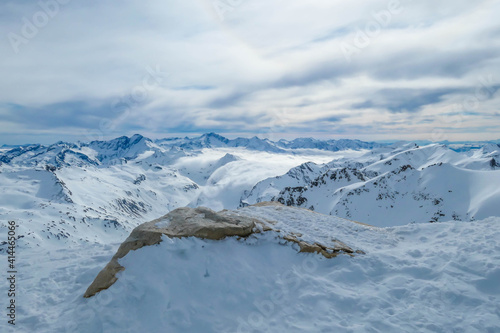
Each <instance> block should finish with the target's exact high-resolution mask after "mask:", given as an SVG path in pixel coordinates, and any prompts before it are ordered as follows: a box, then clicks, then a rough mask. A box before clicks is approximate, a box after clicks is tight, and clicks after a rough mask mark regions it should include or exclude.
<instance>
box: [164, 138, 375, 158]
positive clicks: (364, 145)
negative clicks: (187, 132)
mask: <svg viewBox="0 0 500 333" xmlns="http://www.w3.org/2000/svg"><path fill="white" fill-rule="evenodd" d="M155 143H157V144H158V145H160V146H178V147H181V148H183V149H188V150H192V149H203V148H223V147H227V148H231V147H244V148H247V149H251V150H258V151H268V152H273V153H284V152H286V151H288V150H291V149H320V150H328V151H339V150H347V149H353V150H360V149H373V148H375V147H382V146H384V145H383V144H378V143H375V142H363V141H359V140H317V139H312V138H300V139H295V140H293V141H286V140H280V141H278V142H273V141H271V140H268V139H260V138H258V137H256V136H254V137H253V138H249V139H248V138H236V139H227V138H225V137H223V136H221V135H219V134H216V133H207V134H203V135H202V136H199V137H195V138H188V137H185V138H171V139H160V140H156V141H155Z"/></svg>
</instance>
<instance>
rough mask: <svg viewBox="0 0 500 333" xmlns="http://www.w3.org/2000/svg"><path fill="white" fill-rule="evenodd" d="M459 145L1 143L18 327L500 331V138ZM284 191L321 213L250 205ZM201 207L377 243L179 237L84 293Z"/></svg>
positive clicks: (205, 140) (0, 208)
mask: <svg viewBox="0 0 500 333" xmlns="http://www.w3.org/2000/svg"><path fill="white" fill-rule="evenodd" d="M464 145H465V144H464ZM450 146H451V145H448V146H445V145H437V144H430V145H425V146H418V145H416V144H414V143H408V142H405V143H403V142H401V143H396V144H393V145H383V146H381V145H377V144H373V143H363V142H358V141H354V140H335V141H334V140H326V141H321V140H314V139H297V140H293V141H281V142H272V141H269V140H264V139H259V138H251V139H242V138H239V139H234V140H229V139H226V138H224V137H221V136H219V135H216V134H214V133H209V134H205V135H203V136H201V137H198V138H193V139H190V138H175V139H172V140H169V139H164V140H158V141H156V142H153V141H151V140H149V139H147V138H144V137H142V136H140V135H135V136H133V137H130V138H127V137H121V138H117V139H114V140H110V141H95V142H91V143H63V142H59V143H57V144H54V145H51V146H48V147H46V146H41V145H36V144H35V145H26V146H22V147H15V148H13V149H9V150H2V151H1V152H0V202H1V204H0V220H1V221H2V222H0V234H1V235H6V230H7V229H6V226H7V224H6V221H8V220H15V221H16V222H18V224H19V227H18V230H17V231H18V234H19V235H20V236H22V238H20V239H18V249H17V257H18V264H19V265H18V271H19V275H18V287H19V293H18V299H17V301H18V304H19V307H18V325H16V330H15V331H16V332H101V331H104V332H127V331H139V330H141V331H148V332H165V331H168V332H222V333H224V332H228V333H229V332H231V333H233V332H358V331H366V332H416V331H418V332H443V331H444V332H500V302H499V298H500V290H499V285H500V284H499V283H498V281H500V270H499V267H500V245H499V242H500V241H499V240H500V237H499V236H500V235H499V232H500V217H499V216H500V206H499V205H498V203H499V202H500V186H499V184H500V170H499V167H500V165H498V163H497V162H498V161H500V148H499V147H498V145H497V144H493V143H483V144H481V145H479V144H475V145H473V147H472V146H470V147H469V146H466V145H465V146H463V147H462V148H460V149H455V150H452V149H450ZM471 147H472V148H471ZM338 149H341V150H338ZM493 162H495V163H493ZM273 198H274V199H279V198H281V199H283V201H287V200H291V199H293V205H295V206H300V207H304V208H309V207H311V206H314V207H312V208H314V210H315V212H311V211H308V210H304V209H301V208H295V207H281V208H276V207H243V206H247V205H248V204H252V203H255V202H260V201H264V200H271V199H273ZM303 199H306V200H303ZM186 205H189V206H198V205H204V206H208V207H210V208H212V209H214V210H220V209H236V208H237V207H242V208H241V209H240V210H239V212H240V213H241V214H247V215H252V216H255V217H259V218H264V219H267V220H273V221H276V225H275V226H276V227H277V228H279V229H280V230H282V233H283V234H285V233H292V232H293V233H295V234H301V235H302V236H300V237H299V238H301V239H304V240H307V241H309V242H321V243H324V244H325V245H333V239H336V240H339V241H342V242H344V243H346V244H347V245H348V246H350V247H352V248H354V249H359V250H362V251H364V252H366V254H364V255H356V256H355V257H350V256H348V255H341V256H339V257H337V258H334V259H330V260H326V259H324V258H322V257H320V256H318V255H314V254H303V253H298V249H297V248H296V246H295V245H292V244H290V243H287V242H285V241H283V240H282V239H281V238H279V237H277V236H278V234H277V233H275V232H268V233H262V234H258V235H255V236H252V237H250V238H248V239H246V240H237V239H233V238H230V239H225V240H222V241H206V240H200V239H193V238H184V239H175V240H171V239H167V238H165V239H164V241H163V242H162V243H161V244H160V245H158V246H153V247H147V248H143V249H140V250H138V251H133V252H131V253H129V255H127V256H126V257H125V258H123V259H122V262H121V263H122V264H123V265H124V266H125V267H126V270H125V271H124V272H122V273H120V276H119V280H118V282H117V283H116V284H115V285H113V286H112V287H111V288H110V289H109V290H107V291H104V292H101V293H100V294H98V295H97V296H96V297H94V298H91V299H83V297H82V295H83V293H84V291H85V290H86V288H87V287H88V286H89V285H90V283H91V282H92V280H93V279H94V277H95V276H96V275H97V273H98V272H99V271H100V270H101V269H102V268H103V267H104V266H105V265H106V263H107V262H108V261H109V259H110V258H111V257H112V256H113V254H114V253H115V252H116V250H117V248H118V246H119V244H120V243H121V242H122V241H123V240H124V239H125V238H126V237H127V236H128V234H129V233H130V231H131V230H132V229H133V228H134V227H136V226H137V225H139V224H140V223H143V222H146V221H150V220H153V219H155V218H158V217H160V216H162V215H164V214H166V213H168V212H169V211H171V210H172V209H175V208H177V207H181V206H186ZM319 213H324V214H325V215H322V214H319ZM331 215H333V216H331ZM491 216H493V217H491ZM495 216H496V217H495ZM342 217H343V218H346V219H350V220H355V221H359V222H364V223H369V224H372V225H376V227H372V226H366V225H362V224H357V223H353V222H352V221H348V220H346V219H343V218H342ZM430 220H433V221H438V222H437V223H426V222H428V221H430ZM451 220H455V221H451ZM442 221H450V222H442ZM412 222H415V223H412ZM163 223H168V221H164V222H163ZM3 242H4V239H0V260H1V262H2V264H1V265H4V266H1V267H0V269H3V270H4V271H6V270H7V269H6V267H5V265H6V263H7V260H6V258H5V255H6V254H5V243H3ZM6 283H7V281H6V279H2V280H1V282H0V288H1V289H2V290H6V289H5V288H6ZM6 299H7V298H6V297H4V298H1V300H0V306H6V305H5V303H4V302H5V301H6ZM4 319H5V318H4ZM5 325H6V321H5V320H2V321H0V332H9V329H10V328H9V327H7V326H5Z"/></svg>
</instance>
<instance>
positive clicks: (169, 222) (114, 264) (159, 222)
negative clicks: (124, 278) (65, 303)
mask: <svg viewBox="0 0 500 333" xmlns="http://www.w3.org/2000/svg"><path fill="white" fill-rule="evenodd" d="M271 205H281V204H280V203H277V202H261V203H259V204H257V205H256V206H271ZM273 224H275V223H274V222H273V221H267V220H266V221H263V220H262V221H261V220H258V219H256V218H253V217H248V216H245V215H241V214H240V213H239V212H238V211H230V210H223V211H220V212H214V211H213V210H211V209H209V208H205V207H198V208H188V207H184V208H178V209H175V210H173V211H171V212H170V213H168V214H167V215H165V216H163V217H161V218H159V219H156V220H153V221H151V222H147V223H143V224H141V225H140V226H138V227H137V228H135V229H134V230H133V231H132V233H131V234H130V236H129V237H128V238H127V239H126V240H125V241H124V242H123V243H122V244H121V245H120V247H119V249H118V251H117V252H116V254H115V255H114V256H113V258H112V259H111V261H110V262H109V263H108V264H107V265H106V267H104V269H103V270H102V271H101V272H99V274H98V275H97V277H96V278H95V279H94V281H93V282H92V284H91V285H90V286H89V287H88V289H87V291H86V292H85V294H84V297H86V298H88V297H92V296H94V295H95V294H97V293H98V292H100V291H101V290H104V289H108V288H109V287H110V286H112V285H113V284H114V283H115V282H116V280H117V277H116V274H117V273H118V272H120V271H122V270H124V269H125V268H124V267H123V266H121V265H120V263H119V262H118V260H119V259H121V258H123V257H124V256H126V255H127V254H128V253H129V252H130V251H133V250H137V249H140V248H141V247H144V246H149V245H155V244H158V243H160V242H161V239H162V236H163V235H165V236H167V237H170V238H181V237H198V238H203V239H212V240H219V239H223V238H225V237H232V236H239V237H247V236H250V235H251V234H253V233H258V232H266V231H276V232H280V230H277V229H275V228H273V227H272V225H273ZM301 236H302V235H301V234H293V233H292V234H290V235H285V236H282V238H283V239H285V240H287V241H290V242H294V243H297V244H298V245H299V247H300V252H308V253H318V254H322V255H323V256H325V257H326V258H333V257H335V256H337V255H338V254H340V253H347V254H349V255H352V254H353V253H355V251H354V250H353V249H351V248H350V247H349V246H347V245H346V244H344V243H342V242H340V241H337V240H334V242H335V244H336V246H335V247H328V246H325V245H322V244H319V243H314V244H309V243H307V242H305V241H302V240H299V239H298V238H297V237H301Z"/></svg>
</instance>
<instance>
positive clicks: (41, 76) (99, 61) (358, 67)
mask: <svg viewBox="0 0 500 333" xmlns="http://www.w3.org/2000/svg"><path fill="white" fill-rule="evenodd" d="M499 12H500V3H499V2H498V1H494V0H491V1H488V0H485V1H480V0H479V1H474V2H472V1H465V0H455V1H451V0H450V1H448V0H443V1H439V2H437V3H436V1H430V0H422V1H411V0H400V1H397V0H390V1H385V0H384V1H378V0H377V1H373V0H370V1H366V0H363V1H361V0H354V1H349V2H345V1H336V0H314V1H305V0H298V1H293V2H291V1H284V0H275V1H261V0H252V1H250V0H231V1H229V0H226V1H223V0H214V1H212V0H198V1H184V2H180V1H171V0H167V1H165V0H163V1H160V0H150V1H147V2H139V1H132V0H128V1H127V0H126V1H120V2H111V1H97V0H92V1H86V2H85V3H81V2H77V1H71V0H41V1H40V2H38V3H36V2H32V1H3V2H2V3H1V4H0V13H1V14H0V16H1V19H0V27H1V30H2V32H3V35H4V38H3V39H2V42H1V43H0V54H1V56H0V57H1V59H2V61H1V62H0V70H1V73H2V74H3V75H2V78H1V79H0V128H2V130H1V131H0V143H23V142H32V141H44V140H46V141H54V140H58V139H67V140H90V139H95V138H99V137H113V136H116V135H122V134H131V133H134V132H140V133H142V134H144V135H149V136H151V137H163V136H169V135H172V134H184V133H186V134H188V133H193V134H195V133H200V132H205V131H217V132H220V133H224V134H226V135H228V134H229V136H231V134H232V135H242V134H243V135H245V134H248V135H254V134H259V135H261V136H268V137H269V136H271V137H275V138H276V137H290V136H318V137H333V138H335V137H348V138H361V139H371V140H377V139H430V140H445V139H447V140H483V139H498V137H499V136H498V129H499V128H500V127H499V126H500V93H499V92H498V88H499V87H500V66H499V65H500V38H499V36H500V24H499V23H498V22H499V21H498V18H497V17H495V13H499Z"/></svg>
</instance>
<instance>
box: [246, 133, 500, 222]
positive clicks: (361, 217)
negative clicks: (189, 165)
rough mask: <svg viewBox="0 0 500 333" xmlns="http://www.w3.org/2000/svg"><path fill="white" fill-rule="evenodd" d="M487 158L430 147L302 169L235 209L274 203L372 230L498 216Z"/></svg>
mask: <svg viewBox="0 0 500 333" xmlns="http://www.w3.org/2000/svg"><path fill="white" fill-rule="evenodd" d="M492 154H493V155H494V154H496V149H494V147H490V146H485V147H483V148H481V149H480V150H476V151H475V152H472V153H471V152H470V151H468V152H465V153H457V152H455V151H453V150H451V149H449V148H447V147H446V146H443V145H437V144H431V145H427V146H424V147H419V146H418V145H415V144H408V143H399V144H394V145H392V146H387V147H382V148H377V149H373V150H371V151H369V152H367V153H366V154H364V155H362V156H359V157H357V158H352V157H351V158H344V159H338V160H334V161H332V162H330V163H327V164H325V165H317V166H315V168H314V169H312V168H307V169H306V170H307V175H301V176H300V177H294V176H293V175H295V174H296V173H297V172H298V171H301V169H300V168H294V169H291V170H290V171H289V172H288V173H287V174H285V175H283V176H278V177H274V178H269V179H266V180H263V181H261V182H259V183H258V184H256V185H255V186H254V187H253V189H252V190H251V191H250V192H248V193H245V194H244V195H243V197H242V204H241V206H245V205H247V204H253V203H257V202H261V201H267V200H276V201H280V202H282V203H284V204H286V205H290V206H298V207H304V208H309V209H312V210H315V211H317V212H320V213H324V214H330V215H335V216H340V217H345V218H350V219H354V220H357V221H363V222H366V223H370V224H373V225H377V226H392V225H400V224H406V223H411V222H428V221H431V222H435V221H448V220H464V221H470V220H474V219H484V218H486V217H489V216H500V206H499V205H497V204H495V203H497V202H500V191H499V188H500V170H497V167H496V166H494V165H492V164H491V163H490V161H491V159H492ZM302 173H303V171H302ZM290 174H291V175H292V176H291V175H290Z"/></svg>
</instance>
